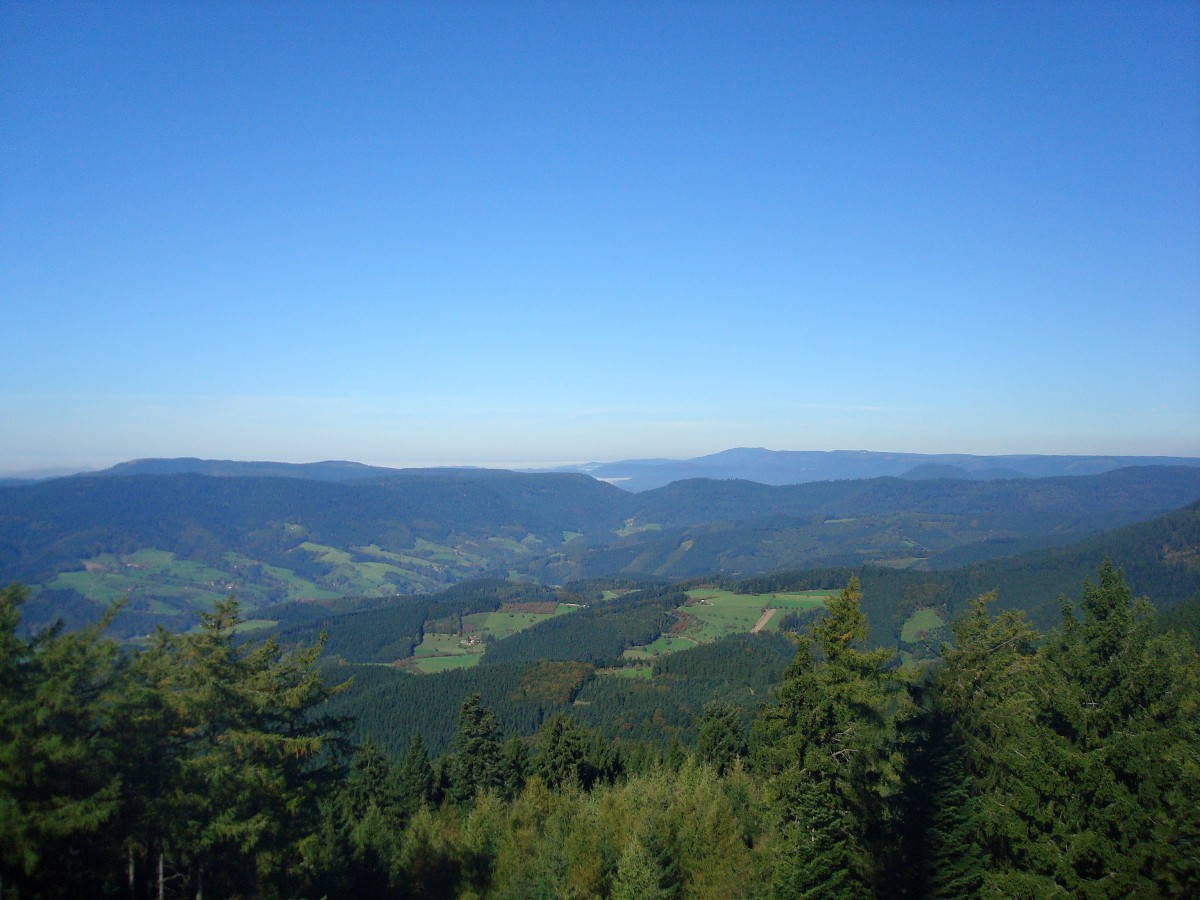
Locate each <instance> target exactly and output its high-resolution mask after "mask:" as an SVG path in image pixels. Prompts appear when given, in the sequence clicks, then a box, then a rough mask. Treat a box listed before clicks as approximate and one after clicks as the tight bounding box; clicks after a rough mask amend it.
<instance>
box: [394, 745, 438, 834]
mask: <svg viewBox="0 0 1200 900" xmlns="http://www.w3.org/2000/svg"><path fill="white" fill-rule="evenodd" d="M398 780H399V784H398V786H397V791H398V795H399V797H398V799H399V802H400V808H401V810H403V812H404V814H405V815H406V816H411V815H413V814H414V813H415V812H416V811H417V810H418V809H420V808H421V807H422V806H423V805H425V804H426V803H432V802H433V800H434V798H435V796H436V788H437V782H436V780H435V778H434V774H433V766H431V765H430V764H429V754H428V752H427V751H426V750H425V741H424V740H423V739H422V738H421V734H420V732H418V733H417V734H414V735H413V738H412V740H411V741H409V744H408V750H407V751H406V752H405V754H404V761H403V762H402V763H401V766H400V772H399V775H398Z"/></svg>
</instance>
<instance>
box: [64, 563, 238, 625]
mask: <svg viewBox="0 0 1200 900" xmlns="http://www.w3.org/2000/svg"><path fill="white" fill-rule="evenodd" d="M81 562H82V565H83V571H77V572H62V573H59V574H58V575H57V576H56V577H55V578H54V579H53V580H52V581H50V582H48V583H47V584H46V587H47V588H48V589H50V590H61V589H64V588H70V589H72V590H75V591H78V592H79V593H80V594H82V595H83V596H85V597H87V598H88V599H89V600H93V601H95V602H97V603H102V604H105V605H108V604H110V603H115V602H117V601H119V600H124V599H125V598H126V597H130V598H134V597H145V598H148V599H147V603H148V604H149V606H150V608H152V609H154V610H156V611H161V612H170V611H173V610H174V609H175V608H176V607H184V606H199V607H201V608H207V607H209V606H211V605H212V604H213V603H215V602H216V601H218V600H221V599H223V598H225V597H227V596H228V595H229V594H230V593H233V592H234V591H237V590H239V589H240V588H241V585H240V583H238V581H237V576H235V575H231V574H230V573H229V572H223V571H221V570H219V569H214V568H211V567H209V566H206V565H204V564H203V563H198V562H193V561H190V560H181V559H176V557H175V554H174V553H170V552H168V551H166V550H156V549H153V548H146V549H142V550H138V551H137V552H136V553H129V554H122V555H117V554H112V553H103V554H100V555H99V556H95V557H92V558H90V559H85V560H82V561H81Z"/></svg>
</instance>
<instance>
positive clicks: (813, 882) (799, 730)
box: [754, 580, 916, 897]
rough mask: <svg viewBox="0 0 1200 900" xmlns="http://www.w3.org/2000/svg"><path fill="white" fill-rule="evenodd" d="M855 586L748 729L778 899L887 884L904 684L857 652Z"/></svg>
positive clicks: (861, 619) (873, 657) (907, 715)
mask: <svg viewBox="0 0 1200 900" xmlns="http://www.w3.org/2000/svg"><path fill="white" fill-rule="evenodd" d="M859 598H860V589H859V585H858V582H857V580H851V582H850V585H849V586H848V587H847V588H846V589H845V590H844V591H843V592H842V593H841V595H839V596H838V597H836V598H834V599H832V600H830V602H829V605H828V610H829V612H828V615H826V616H825V617H823V618H822V619H820V620H818V621H817V623H816V624H814V625H813V626H812V628H811V631H810V638H809V639H807V640H805V641H804V642H802V643H801V646H800V651H799V652H798V653H797V654H796V659H795V661H794V662H793V663H792V665H791V666H790V667H789V669H788V672H787V674H786V675H785V676H784V681H783V684H782V685H780V687H779V690H778V692H777V695H776V696H777V702H776V703H775V704H773V705H769V706H765V707H763V709H762V711H761V713H760V716H759V719H758V721H757V722H756V723H755V733H754V743H755V758H756V762H757V765H758V768H759V770H760V771H762V772H763V773H764V774H766V775H767V776H769V777H770V778H771V782H772V785H773V789H774V791H775V793H776V795H777V796H778V804H779V806H778V808H779V814H780V818H781V824H782V827H783V829H784V833H785V835H787V836H788V838H789V839H788V841H787V843H786V846H787V851H786V852H785V854H784V856H783V859H782V860H781V862H780V865H779V868H778V869H777V871H776V888H777V890H778V891H779V892H780V893H781V894H783V895H785V896H813V897H823V896H828V897H833V896H843V895H845V894H847V893H849V894H865V893H869V892H871V891H872V890H875V889H881V888H882V887H883V886H884V885H885V884H886V883H887V881H888V878H889V876H890V875H891V871H890V869H889V864H891V863H892V862H893V860H892V859H891V857H892V848H894V847H895V846H896V844H897V842H898V837H897V836H898V832H899V829H900V826H901V823H902V819H903V809H902V807H901V802H900V801H901V799H902V796H903V789H904V784H905V777H906V772H905V764H906V747H905V730H904V729H905V725H906V720H908V719H911V718H912V717H913V716H914V715H915V712H916V710H915V706H914V705H913V703H912V701H911V700H910V698H909V696H908V684H907V682H906V681H905V679H904V678H902V677H901V676H900V674H899V673H897V672H894V671H889V670H888V669H887V668H886V664H887V663H888V661H889V660H890V658H891V653H890V652H888V651H866V650H863V649H861V646H862V644H863V643H864V641H865V639H866V636H867V622H866V618H865V616H864V615H863V613H862V610H861V608H860V606H859Z"/></svg>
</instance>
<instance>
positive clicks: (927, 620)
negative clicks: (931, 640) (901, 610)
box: [900, 609, 946, 644]
mask: <svg viewBox="0 0 1200 900" xmlns="http://www.w3.org/2000/svg"><path fill="white" fill-rule="evenodd" d="M945 624H946V620H945V619H943V618H942V616H941V613H939V612H938V611H937V610H936V609H918V610H917V611H916V612H915V613H913V614H912V615H911V616H909V618H908V621H907V622H905V623H904V626H903V627H902V628H901V629H900V640H902V641H904V642H905V643H906V644H911V643H912V642H913V641H919V640H922V639H923V638H924V637H925V636H927V635H928V633H929V632H931V631H934V630H936V629H938V628H942V627H944V626H945Z"/></svg>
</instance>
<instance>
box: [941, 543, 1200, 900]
mask: <svg viewBox="0 0 1200 900" xmlns="http://www.w3.org/2000/svg"><path fill="white" fill-rule="evenodd" d="M1081 606H1082V616H1081V618H1076V615H1075V613H1074V612H1073V611H1072V610H1071V608H1070V606H1069V605H1068V606H1065V607H1064V621H1063V627H1062V629H1061V631H1059V632H1057V633H1055V634H1052V635H1051V636H1050V638H1049V639H1048V640H1047V641H1046V643H1045V644H1044V646H1042V647H1041V648H1040V649H1035V646H1034V641H1035V638H1036V635H1035V634H1034V632H1033V631H1032V629H1030V628H1029V626H1028V625H1026V624H1025V623H1024V622H1023V621H1022V620H1021V619H1020V618H1019V617H1017V616H1016V615H1014V614H1012V613H1004V614H1002V615H1001V616H999V617H998V618H997V619H995V620H991V619H989V618H988V615H987V611H986V607H985V600H980V601H978V602H977V603H976V605H975V607H974V609H973V611H972V614H971V616H969V617H968V618H967V619H965V620H964V621H962V622H961V623H959V624H958V625H957V626H956V628H955V636H956V647H955V649H954V650H952V651H950V652H948V653H947V657H946V666H945V668H944V670H943V671H942V672H941V673H939V676H938V682H937V685H938V690H937V693H936V697H937V701H938V713H939V716H940V717H941V718H942V721H943V722H944V723H945V726H944V728H945V730H944V732H943V733H944V734H945V739H944V740H942V741H940V742H939V745H937V746H936V748H935V749H936V752H937V755H938V756H939V757H940V769H939V771H938V774H937V778H936V779H935V783H936V784H937V785H938V791H939V793H938V794H937V797H936V800H935V808H946V807H948V806H950V805H951V804H955V803H956V804H958V806H959V808H960V809H962V810H963V813H962V815H961V816H960V817H958V818H957V819H952V820H950V821H948V822H947V821H946V817H944V816H943V817H942V819H941V820H940V821H938V820H936V819H935V825H934V829H933V841H932V844H933V848H934V851H935V853H936V857H935V860H934V861H935V864H936V863H937V862H938V861H940V860H942V859H944V858H949V857H952V856H958V857H960V858H961V857H962V856H964V854H965V853H966V852H968V851H969V852H970V853H971V855H972V857H973V858H977V859H979V860H980V865H981V872H980V873H979V879H980V882H981V884H982V888H983V890H984V891H985V892H999V893H1004V894H1008V895H1014V894H1020V893H1030V892H1033V893H1048V892H1053V891H1058V890H1065V891H1066V892H1067V893H1070V894H1073V895H1078V896H1112V897H1117V896H1121V897H1124V896H1150V895H1167V896H1185V895H1189V894H1193V893H1194V892H1195V891H1196V890H1197V887H1198V886H1200V770H1198V769H1197V767H1196V765H1195V756H1194V753H1195V748H1196V747H1197V746H1200V724H1198V723H1200V716H1198V715H1197V713H1200V662H1198V660H1197V657H1196V656H1195V653H1194V652H1193V651H1192V650H1191V649H1190V648H1188V647H1186V646H1185V645H1184V644H1183V642H1182V641H1181V640H1179V639H1178V638H1177V637H1176V636H1174V635H1166V636H1156V635H1155V634H1154V628H1153V622H1152V616H1153V613H1152V610H1151V608H1150V606H1149V604H1147V603H1137V604H1135V603H1134V602H1133V599H1132V593H1131V591H1130V590H1129V588H1128V586H1127V585H1126V584H1125V581H1124V578H1123V577H1122V575H1121V573H1120V572H1118V571H1117V570H1116V569H1115V568H1114V567H1113V566H1112V565H1111V564H1110V563H1105V564H1104V565H1103V566H1102V567H1101V569H1100V576H1099V583H1098V584H1095V585H1092V584H1090V583H1089V584H1085V586H1084V591H1083V601H1082V604H1081ZM966 877H967V874H964V875H963V876H962V877H961V878H960V880H959V882H958V883H959V884H960V885H961V884H962V883H963V880H962V879H964V878H966ZM935 885H936V886H939V887H941V888H942V889H943V890H944V891H945V893H946V894H947V895H953V893H954V891H955V887H954V885H953V884H941V883H940V882H938V881H936V880H935Z"/></svg>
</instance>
